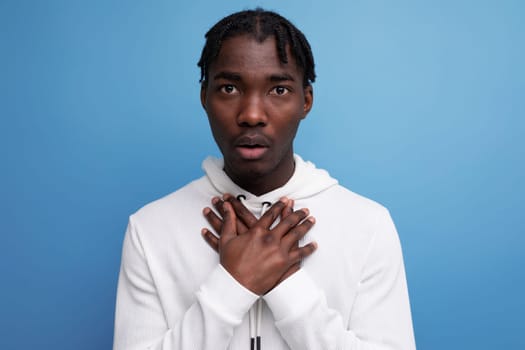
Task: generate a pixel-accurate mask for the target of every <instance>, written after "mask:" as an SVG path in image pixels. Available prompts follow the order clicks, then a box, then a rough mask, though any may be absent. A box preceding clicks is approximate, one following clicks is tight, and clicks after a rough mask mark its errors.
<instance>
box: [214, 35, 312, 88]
mask: <svg viewBox="0 0 525 350" xmlns="http://www.w3.org/2000/svg"><path fill="white" fill-rule="evenodd" d="M286 56H287V59H288V63H284V62H281V60H280V58H279V54H278V51H277V43H276V40H275V38H274V37H273V36H269V37H267V38H266V39H265V40H264V41H262V42H259V41H258V40H256V39H255V38H254V37H252V36H250V35H239V36H234V37H231V38H228V39H226V40H224V42H223V43H222V45H221V49H220V51H219V54H218V55H217V57H216V59H215V60H214V62H213V63H212V64H211V65H210V73H211V74H210V78H211V79H213V75H214V74H216V73H217V72H218V71H224V70H225V71H234V72H250V73H252V74H255V73H264V72H271V73H275V72H277V71H282V72H286V73H288V74H294V75H295V74H298V75H299V76H301V74H302V73H301V72H302V71H301V69H300V68H299V67H298V66H297V63H296V61H295V59H294V57H293V55H292V53H291V51H290V49H289V47H288V45H287V46H286ZM301 80H302V76H301Z"/></svg>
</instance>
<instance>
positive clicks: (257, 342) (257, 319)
mask: <svg viewBox="0 0 525 350" xmlns="http://www.w3.org/2000/svg"><path fill="white" fill-rule="evenodd" d="M237 199H238V200H239V201H241V202H242V201H243V200H245V199H246V196H245V195H243V194H240V195H238V196H237ZM271 206H272V203H270V202H263V203H262V208H261V212H260V213H259V214H260V215H259V217H261V216H263V215H264V213H266V211H267V210H268V209H269V208H270V207H271ZM262 306H263V305H262V298H259V299H257V301H256V302H255V305H254V306H252V307H251V308H250V311H249V314H248V319H249V323H250V350H262V347H261V324H262Z"/></svg>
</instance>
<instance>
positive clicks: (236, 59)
mask: <svg viewBox="0 0 525 350" xmlns="http://www.w3.org/2000/svg"><path fill="white" fill-rule="evenodd" d="M287 51H288V57H289V62H288V63H287V64H284V63H282V62H280V60H279V56H278V54H277V48H276V42H275V39H274V38H273V37H268V38H267V39H266V40H265V41H263V42H262V43H259V42H257V41H256V40H255V39H253V38H252V37H251V36H248V35H240V36H236V37H233V38H228V39H226V40H225V41H224V42H223V43H222V47H221V50H220V52H219V55H218V56H217V58H216V59H215V61H214V62H213V63H212V64H211V65H210V69H209V72H208V78H207V80H206V81H205V82H204V83H203V85H202V88H201V103H202V106H203V108H204V109H205V110H206V114H207V115H208V120H209V123H210V127H211V130H212V134H213V137H214V139H215V141H216V143H217V145H218V146H219V149H220V150H221V153H222V154H223V156H224V171H225V172H226V174H228V176H229V177H230V178H231V179H232V180H233V181H234V182H235V183H236V184H238V185H239V186H240V187H242V188H244V189H245V190H247V191H248V192H250V193H253V194H255V195H257V196H259V195H261V194H264V193H268V192H270V191H272V190H274V189H276V188H279V187H281V186H283V185H284V184H285V183H286V182H287V181H288V180H289V179H290V177H291V176H292V174H293V172H294V159H293V140H294V138H295V134H296V132H297V128H298V127H299V123H300V122H301V120H303V119H304V118H305V117H306V115H307V114H308V112H309V111H310V109H311V108H312V104H313V92H312V87H311V85H309V84H308V85H307V86H305V85H304V84H303V73H302V69H300V68H299V67H298V66H297V64H296V62H295V59H294V58H293V56H292V55H291V52H290V50H289V49H287Z"/></svg>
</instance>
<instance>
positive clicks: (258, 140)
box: [234, 133, 270, 160]
mask: <svg viewBox="0 0 525 350" xmlns="http://www.w3.org/2000/svg"><path fill="white" fill-rule="evenodd" d="M234 146H235V150H236V151H237V152H238V154H239V156H240V157H241V158H242V159H246V160H257V159H260V158H262V157H263V156H264V155H265V154H266V152H267V151H268V149H269V147H270V142H269V141H268V139H267V138H266V137H265V136H264V135H261V134H258V133H256V134H253V133H252V134H244V135H241V136H239V137H238V138H237V139H236V140H235V142H234Z"/></svg>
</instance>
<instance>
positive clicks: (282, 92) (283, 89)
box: [270, 86, 290, 96]
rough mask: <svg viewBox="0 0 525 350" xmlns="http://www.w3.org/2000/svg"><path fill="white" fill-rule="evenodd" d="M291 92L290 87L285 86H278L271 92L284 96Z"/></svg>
mask: <svg viewBox="0 0 525 350" xmlns="http://www.w3.org/2000/svg"><path fill="white" fill-rule="evenodd" d="M289 92H290V90H289V89H288V88H286V87H284V86H276V87H274V88H273V89H272V90H271V91H270V94H271V95H277V96H282V95H286V94H287V93H289Z"/></svg>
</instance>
